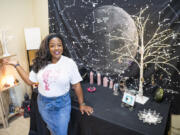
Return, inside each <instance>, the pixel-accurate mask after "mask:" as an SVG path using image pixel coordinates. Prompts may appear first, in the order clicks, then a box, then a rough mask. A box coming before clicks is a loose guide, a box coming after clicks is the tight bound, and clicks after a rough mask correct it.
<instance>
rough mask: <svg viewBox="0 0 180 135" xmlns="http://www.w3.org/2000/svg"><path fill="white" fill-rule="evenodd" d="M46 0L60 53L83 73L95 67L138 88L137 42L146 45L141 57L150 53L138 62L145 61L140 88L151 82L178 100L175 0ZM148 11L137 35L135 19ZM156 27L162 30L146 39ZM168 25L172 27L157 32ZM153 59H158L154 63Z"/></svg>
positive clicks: (179, 23)
mask: <svg viewBox="0 0 180 135" xmlns="http://www.w3.org/2000/svg"><path fill="white" fill-rule="evenodd" d="M48 4H49V31H50V33H60V34H61V35H62V36H63V38H64V40H65V45H64V47H65V53H66V55H68V56H69V57H71V58H73V59H74V60H75V61H76V63H77V64H78V66H79V68H80V70H81V71H82V72H83V73H86V72H87V73H89V72H90V71H94V73H96V72H100V73H101V75H102V76H108V78H109V79H113V80H114V81H120V80H121V78H125V77H126V78H128V80H127V85H128V84H130V85H128V86H129V87H132V88H133V89H138V82H139V81H138V80H139V72H140V70H139V67H138V64H137V62H136V61H138V62H139V61H140V60H141V57H140V53H141V50H140V49H139V48H140V46H141V44H142V42H143V43H144V44H146V45H148V44H151V45H150V48H151V49H149V48H148V49H147V50H146V56H144V57H149V55H151V56H150V57H149V58H148V59H147V61H144V62H147V64H144V89H146V88H147V89H149V87H152V82H153V83H154V82H155V84H156V86H157V85H158V86H161V87H163V88H164V89H165V90H166V92H167V93H170V95H171V100H172V99H173V100H172V102H176V103H177V102H178V98H177V97H178V95H179V93H180V76H179V75H178V71H177V70H178V69H180V63H179V59H178V58H176V56H177V57H179V54H180V37H179V35H178V34H177V33H179V32H180V1H179V0H48ZM144 9H146V10H145V11H144V12H143V14H141V11H142V10H144ZM148 16H149V18H148V20H147V23H146V25H145V26H144V27H145V28H144V31H143V32H144V33H143V35H141V34H142V31H139V27H143V25H141V24H139V25H137V24H138V21H142V20H145V19H146V18H147V17H148ZM159 26H160V27H161V28H162V30H161V31H162V32H161V33H159V35H158V36H157V37H156V38H154V39H153V40H151V38H153V37H155V36H156V31H157V29H158V28H159ZM168 29H170V30H172V31H173V32H172V33H170V34H169V33H167V31H163V30H168ZM168 32H169V31H168ZM142 37H143V40H142ZM165 37H167V38H165ZM162 40H164V41H165V42H163V41H162ZM158 45H159V46H158ZM161 45H164V46H166V47H160V46H161ZM157 46H158V47H159V48H157ZM127 47H128V49H127ZM124 48H126V49H124ZM150 50H151V51H150ZM158 51H159V53H158ZM165 55H167V56H165ZM129 56H131V57H130V58H129ZM154 56H155V57H154ZM123 58H124V59H123ZM156 58H158V60H159V63H157V61H156V64H155V59H156ZM148 61H149V62H148ZM163 62H164V63H168V64H164V63H163ZM148 63H151V64H148ZM153 85H154V84H153ZM174 98H175V99H174ZM173 109H174V110H173V112H174V113H180V108H178V107H177V106H175V107H174V108H173Z"/></svg>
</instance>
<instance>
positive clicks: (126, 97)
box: [122, 92, 135, 106]
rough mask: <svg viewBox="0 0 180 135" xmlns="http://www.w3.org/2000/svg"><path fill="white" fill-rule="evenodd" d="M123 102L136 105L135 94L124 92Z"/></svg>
mask: <svg viewBox="0 0 180 135" xmlns="http://www.w3.org/2000/svg"><path fill="white" fill-rule="evenodd" d="M122 102H123V103H125V104H127V105H129V106H134V103H135V96H134V95H132V94H130V93H127V92H124V95H123V98H122Z"/></svg>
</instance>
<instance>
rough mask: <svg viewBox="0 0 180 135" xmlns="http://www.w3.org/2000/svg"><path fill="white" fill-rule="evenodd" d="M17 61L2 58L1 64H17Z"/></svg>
mask: <svg viewBox="0 0 180 135" xmlns="http://www.w3.org/2000/svg"><path fill="white" fill-rule="evenodd" d="M18 63H19V62H18V60H17V59H2V64H6V65H12V66H15V65H17V64H18Z"/></svg>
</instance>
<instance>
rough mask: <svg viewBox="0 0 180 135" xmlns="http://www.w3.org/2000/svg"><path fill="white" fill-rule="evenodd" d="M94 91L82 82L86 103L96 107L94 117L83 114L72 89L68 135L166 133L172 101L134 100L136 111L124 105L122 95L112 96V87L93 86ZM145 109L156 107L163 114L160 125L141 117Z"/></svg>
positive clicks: (142, 134) (151, 134) (154, 134)
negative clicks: (141, 102)
mask: <svg viewBox="0 0 180 135" xmlns="http://www.w3.org/2000/svg"><path fill="white" fill-rule="evenodd" d="M94 86H95V87H96V88H97V90H96V92H94V93H89V92H87V88H88V87H89V84H82V88H83V92H84V98H85V102H86V104H88V105H90V106H92V107H93V108H94V113H93V114H92V115H91V116H87V115H81V114H80V111H79V110H78V103H77V98H76V96H75V95H74V92H73V90H72V91H71V96H72V113H71V121H70V125H69V135H164V134H165V133H166V127H167V122H168V117H169V110H170V104H169V103H166V102H161V103H156V102H154V101H153V100H152V99H150V100H149V101H148V102H147V103H146V104H145V105H141V104H138V103H135V107H134V110H133V111H130V110H129V109H128V108H126V107H121V103H122V102H121V100H122V94H119V95H118V96H114V95H113V91H112V89H109V88H104V87H102V86H97V85H94ZM143 109H151V110H156V111H157V112H158V113H160V115H161V116H162V117H163V119H162V122H161V123H160V124H157V125H149V124H147V123H143V122H142V121H140V120H139V119H138V115H137V114H138V112H139V111H140V110H143Z"/></svg>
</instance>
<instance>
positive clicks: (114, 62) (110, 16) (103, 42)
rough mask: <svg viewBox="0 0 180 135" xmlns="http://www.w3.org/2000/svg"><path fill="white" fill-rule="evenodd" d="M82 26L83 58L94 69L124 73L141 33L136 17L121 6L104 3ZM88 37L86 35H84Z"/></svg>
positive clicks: (88, 16) (103, 71) (134, 52)
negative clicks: (134, 18)
mask: <svg viewBox="0 0 180 135" xmlns="http://www.w3.org/2000/svg"><path fill="white" fill-rule="evenodd" d="M80 26H81V28H82V30H83V31H82V35H81V39H82V40H84V41H83V42H84V43H83V50H84V51H83V54H82V55H83V60H84V61H87V62H86V63H87V65H88V66H89V67H91V68H92V69H94V70H97V71H101V72H102V73H119V74H121V73H123V72H124V70H126V69H127V68H128V67H129V66H130V64H131V63H132V60H131V59H126V58H125V59H121V56H126V55H129V54H131V55H132V56H133V57H135V55H136V52H137V47H138V33H137V28H136V25H135V23H134V20H133V19H132V18H131V16H130V15H129V14H128V13H127V12H126V11H124V10H123V9H122V8H120V7H117V6H113V5H107V6H101V7H98V8H97V9H95V10H94V11H92V12H91V14H89V15H87V16H86V18H85V20H84V22H83V23H82V24H81V25H80ZM83 37H85V38H83Z"/></svg>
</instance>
